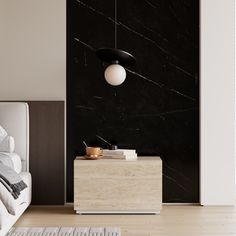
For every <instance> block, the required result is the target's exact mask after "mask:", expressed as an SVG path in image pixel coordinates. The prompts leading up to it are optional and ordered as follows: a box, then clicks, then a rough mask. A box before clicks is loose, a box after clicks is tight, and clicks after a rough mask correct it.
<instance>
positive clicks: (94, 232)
mask: <svg viewBox="0 0 236 236" xmlns="http://www.w3.org/2000/svg"><path fill="white" fill-rule="evenodd" d="M7 236H121V232H120V228H118V227H105V228H103V227H96V228H95V227H76V228H74V227H46V228H45V227H32V228H30V227H16V228H12V229H11V230H10V232H9V233H8V234H7Z"/></svg>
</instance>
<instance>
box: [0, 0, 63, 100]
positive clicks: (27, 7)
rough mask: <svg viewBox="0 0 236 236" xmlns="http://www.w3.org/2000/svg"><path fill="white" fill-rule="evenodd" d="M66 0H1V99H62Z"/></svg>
mask: <svg viewBox="0 0 236 236" xmlns="http://www.w3.org/2000/svg"><path fill="white" fill-rule="evenodd" d="M65 96H66V0H37V1H36V0H0V100H65Z"/></svg>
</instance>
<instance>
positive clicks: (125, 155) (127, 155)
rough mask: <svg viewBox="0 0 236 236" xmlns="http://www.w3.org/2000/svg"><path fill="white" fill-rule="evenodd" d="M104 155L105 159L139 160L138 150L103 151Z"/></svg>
mask: <svg viewBox="0 0 236 236" xmlns="http://www.w3.org/2000/svg"><path fill="white" fill-rule="evenodd" d="M102 155H103V158H110V159H124V160H128V161H133V160H137V153H136V150H133V149H116V150H109V149H103V153H102Z"/></svg>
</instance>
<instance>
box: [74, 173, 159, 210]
mask: <svg viewBox="0 0 236 236" xmlns="http://www.w3.org/2000/svg"><path fill="white" fill-rule="evenodd" d="M75 186H76V191H75V202H76V203H77V204H76V207H78V208H79V209H81V210H94V209H97V210H117V209H121V210H127V211H128V210H135V209H139V210H150V209H160V202H161V192H160V189H161V178H155V179H153V178H137V179H134V178H132V177H131V178H126V179H123V178H116V177H114V178H99V179H97V178H78V179H75Z"/></svg>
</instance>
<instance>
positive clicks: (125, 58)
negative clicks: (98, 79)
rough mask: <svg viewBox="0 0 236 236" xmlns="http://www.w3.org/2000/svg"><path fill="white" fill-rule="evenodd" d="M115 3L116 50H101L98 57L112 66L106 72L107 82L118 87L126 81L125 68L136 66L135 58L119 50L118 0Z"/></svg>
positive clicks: (97, 52) (98, 51)
mask: <svg viewBox="0 0 236 236" xmlns="http://www.w3.org/2000/svg"><path fill="white" fill-rule="evenodd" d="M114 1H115V22H114V24H115V48H99V49H98V50H97V51H96V55H97V57H98V58H99V59H101V60H102V61H104V62H107V63H109V64H110V65H109V66H108V67H107V68H106V70H105V72H104V77H105V80H106V81H107V83H108V84H110V85H112V86H118V85H120V84H122V83H123V82H124V81H125V78H126V71H125V69H124V67H126V66H131V65H134V64H135V61H136V59H135V57H134V56H132V55H131V54H130V53H128V52H125V51H123V50H120V49H117V0H114Z"/></svg>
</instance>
